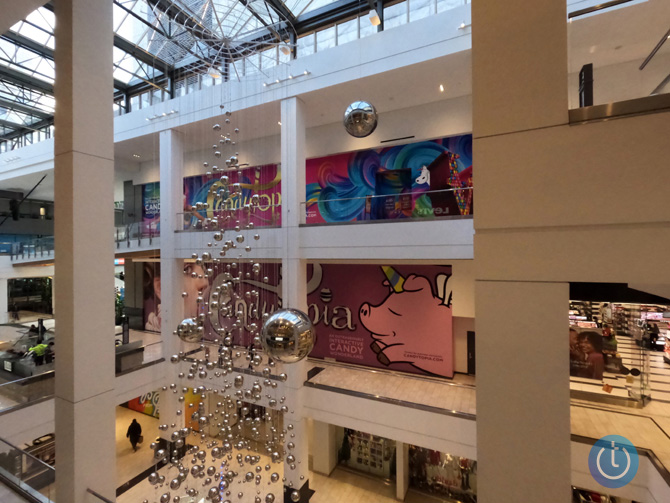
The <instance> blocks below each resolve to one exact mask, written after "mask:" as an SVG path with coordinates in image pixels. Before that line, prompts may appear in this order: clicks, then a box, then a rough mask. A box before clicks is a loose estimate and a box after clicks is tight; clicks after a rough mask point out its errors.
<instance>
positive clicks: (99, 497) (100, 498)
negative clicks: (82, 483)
mask: <svg viewBox="0 0 670 503" xmlns="http://www.w3.org/2000/svg"><path fill="white" fill-rule="evenodd" d="M86 492H87V493H89V494H92V495H93V496H95V497H96V498H98V499H99V500H100V501H104V502H105V503H114V502H113V501H112V500H109V499H107V498H105V497H104V496H103V495H102V494H100V493H98V492H96V491H94V490H93V489H91V488H90V487H88V488H87V489H86Z"/></svg>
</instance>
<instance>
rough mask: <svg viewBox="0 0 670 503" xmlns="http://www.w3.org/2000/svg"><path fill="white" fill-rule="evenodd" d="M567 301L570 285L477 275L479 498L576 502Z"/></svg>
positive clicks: (502, 502)
mask: <svg viewBox="0 0 670 503" xmlns="http://www.w3.org/2000/svg"><path fill="white" fill-rule="evenodd" d="M568 300H569V286H568V284H567V283H528V282H507V281H477V284H476V286H475V302H476V306H475V309H476V311H477V320H476V322H477V463H478V465H477V467H478V474H477V480H478V483H477V497H478V501H480V502H481V503H513V502H517V501H523V500H527V499H528V495H529V494H533V498H534V499H535V500H538V501H545V500H546V501H556V502H566V503H567V502H568V501H570V497H571V492H570V376H569V373H570V369H569V358H568V316H567V314H568ZM539 481H541V483H540V482H539Z"/></svg>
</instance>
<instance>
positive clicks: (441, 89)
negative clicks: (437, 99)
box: [440, 84, 444, 93]
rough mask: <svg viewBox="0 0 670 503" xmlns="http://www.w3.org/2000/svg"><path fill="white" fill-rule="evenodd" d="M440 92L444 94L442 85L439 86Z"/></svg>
mask: <svg viewBox="0 0 670 503" xmlns="http://www.w3.org/2000/svg"><path fill="white" fill-rule="evenodd" d="M440 92H441V93H443V92H444V86H443V85H442V84H440Z"/></svg>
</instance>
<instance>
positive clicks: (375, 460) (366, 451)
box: [338, 428, 396, 479]
mask: <svg viewBox="0 0 670 503" xmlns="http://www.w3.org/2000/svg"><path fill="white" fill-rule="evenodd" d="M395 448H396V445H395V441H394V440H389V439H387V438H383V437H379V436H377V435H371V434H370V433H364V432H361V431H356V430H352V429H349V428H344V432H343V435H342V442H341V443H340V449H339V451H338V461H339V463H340V464H341V465H344V466H346V467H348V468H351V469H353V470H356V471H359V472H365V473H369V474H371V475H375V476H377V477H381V478H384V479H393V478H395V473H396V453H395Z"/></svg>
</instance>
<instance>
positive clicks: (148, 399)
mask: <svg viewBox="0 0 670 503" xmlns="http://www.w3.org/2000/svg"><path fill="white" fill-rule="evenodd" d="M159 396H160V395H159V393H158V391H151V392H149V393H145V394H144V395H141V396H139V397H137V398H133V399H132V400H130V401H129V402H128V408H129V409H132V410H136V411H137V412H141V413H142V414H146V415H147V416H152V417H160V415H159V411H158V399H159Z"/></svg>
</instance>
